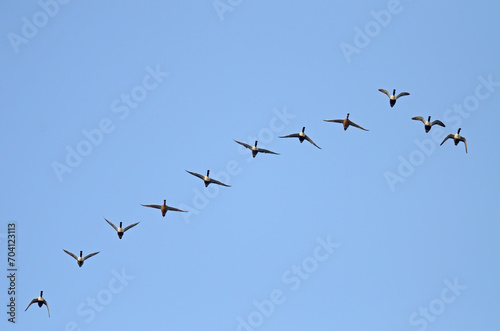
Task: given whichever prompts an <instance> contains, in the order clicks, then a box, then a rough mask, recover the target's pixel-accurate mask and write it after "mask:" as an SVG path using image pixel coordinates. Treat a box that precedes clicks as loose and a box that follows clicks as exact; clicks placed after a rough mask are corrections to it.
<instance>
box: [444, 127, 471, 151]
mask: <svg viewBox="0 0 500 331" xmlns="http://www.w3.org/2000/svg"><path fill="white" fill-rule="evenodd" d="M460 130H462V128H459V129H458V132H457V133H455V134H453V133H450V134H449V135H447V136H446V138H444V140H443V142H442V143H441V144H440V145H439V146H441V145H442V144H444V142H445V141H446V140H448V139H450V138H451V139H453V142H454V143H455V146H457V145H458V143H459V142H461V141H463V142H464V145H465V153H467V140H466V139H465V137H462V136H461V135H460Z"/></svg>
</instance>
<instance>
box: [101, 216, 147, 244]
mask: <svg viewBox="0 0 500 331" xmlns="http://www.w3.org/2000/svg"><path fill="white" fill-rule="evenodd" d="M104 220H105V221H106V222H108V224H109V225H111V226H112V227H113V229H115V230H116V233H117V234H118V238H120V239H122V237H123V234H124V233H125V231H127V230H128V229H130V228H133V227H134V226H136V225H137V224H139V223H141V222H137V223H134V224H130V225H129V226H127V227H126V228H122V222H120V227H118V228H117V227H116V225H114V224H113V223H112V222H110V221H108V220H107V219H106V218H104Z"/></svg>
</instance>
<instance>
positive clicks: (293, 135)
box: [280, 133, 299, 138]
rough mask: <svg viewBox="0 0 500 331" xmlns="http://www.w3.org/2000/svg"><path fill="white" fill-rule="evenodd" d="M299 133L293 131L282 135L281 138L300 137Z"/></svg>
mask: <svg viewBox="0 0 500 331" xmlns="http://www.w3.org/2000/svg"><path fill="white" fill-rule="evenodd" d="M298 137H299V134H298V133H292V134H289V135H288V136H280V138H298Z"/></svg>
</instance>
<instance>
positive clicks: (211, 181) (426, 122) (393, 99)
mask: <svg viewBox="0 0 500 331" xmlns="http://www.w3.org/2000/svg"><path fill="white" fill-rule="evenodd" d="M379 91H380V92H382V93H384V94H385V95H387V96H388V97H389V104H390V106H391V107H394V105H395V104H396V100H397V99H399V98H400V97H402V96H406V95H410V93H408V92H401V93H399V94H398V95H396V90H393V92H392V94H390V93H389V92H387V90H384V89H379ZM412 120H416V121H421V122H422V123H424V129H425V132H426V133H428V132H429V131H430V130H431V128H432V126H433V125H439V126H442V127H446V126H445V125H444V124H443V122H441V121H440V120H434V121H432V122H431V117H430V116H429V117H428V119H427V120H425V119H424V118H423V117H422V116H415V117H412ZM324 121H325V122H332V123H340V124H342V125H343V126H344V131H345V130H347V128H348V127H349V126H354V127H356V128H358V129H361V130H364V131H369V130H367V129H365V128H363V127H361V126H359V125H358V124H356V123H354V122H353V121H351V120H350V119H349V113H348V114H347V116H346V118H344V119H334V120H324ZM460 130H461V128H459V129H458V132H457V133H455V134H452V133H450V134H449V135H447V136H446V137H445V138H444V140H443V142H441V144H440V145H443V144H444V142H445V141H446V140H448V139H453V141H454V143H455V146H456V145H458V143H459V142H461V141H462V142H463V143H464V145H465V152H466V153H467V140H466V139H465V137H462V136H461V135H460ZM304 131H305V127H303V128H302V131H301V132H299V133H292V134H289V135H286V136H281V137H280V138H299V141H300V142H301V143H302V142H303V141H304V140H307V141H308V142H310V143H311V144H313V145H314V146H316V147H317V148H319V149H321V147H319V146H318V145H316V143H315V142H314V141H313V140H312V139H311V138H309V137H308V136H307V135H306V134H305V132H304ZM234 141H235V142H237V143H238V144H240V145H242V146H244V147H246V148H248V149H250V150H251V151H252V156H253V157H255V156H256V155H257V154H258V153H267V154H275V155H279V153H275V152H272V151H270V150H268V149H264V148H260V147H257V141H255V145H254V146H251V145H249V144H246V143H244V142H241V141H238V140H234ZM186 171H187V172H188V173H190V174H191V175H193V176H196V177H198V178H200V179H202V180H203V182H204V184H205V187H207V186H208V185H209V184H217V185H221V186H226V187H231V186H230V185H227V184H224V183H222V182H220V181H218V180H216V179H213V178H210V176H209V174H210V170H207V174H206V176H203V175H201V174H199V173H196V172H192V171H188V170H186ZM166 202H167V201H166V200H163V204H162V205H142V204H141V206H144V207H149V208H155V209H160V211H161V214H162V216H163V217H165V214H166V213H167V211H169V210H171V211H177V212H184V213H185V212H187V210H181V209H178V208H174V207H171V206H167V204H166ZM104 220H105V221H106V222H108V224H109V225H110V226H111V227H113V229H114V230H115V231H116V233H117V235H118V238H119V239H122V237H123V234H124V233H125V232H126V231H127V230H129V229H131V228H133V227H134V226H136V225H137V224H139V223H140V222H137V223H134V224H131V225H129V226H126V227H125V228H123V227H122V222H120V226H119V227H117V226H116V225H115V224H113V223H112V222H110V221H108V220H107V219H106V218H104ZM63 251H64V252H66V253H67V254H68V255H70V256H71V257H73V258H74V259H75V260H76V262H77V264H78V266H79V267H81V266H82V265H83V262H84V261H85V260H87V259H88V258H90V257H92V256H94V255H96V254H98V253H99V252H95V253H90V254H88V255H86V256H85V257H83V256H82V255H83V254H82V253H83V252H82V251H80V256H76V255H75V254H73V253H71V252H69V251H67V250H65V249H63ZM33 303H37V304H38V306H39V307H42V306H43V305H46V306H47V312H48V314H49V317H50V311H49V305H48V303H47V301H46V300H45V299H44V298H43V291H40V296H39V297H38V298H34V299H33V300H31V302H30V303H29V305H28V307H26V309H25V311H26V310H28V308H29V307H30V306H31V305H32V304H33Z"/></svg>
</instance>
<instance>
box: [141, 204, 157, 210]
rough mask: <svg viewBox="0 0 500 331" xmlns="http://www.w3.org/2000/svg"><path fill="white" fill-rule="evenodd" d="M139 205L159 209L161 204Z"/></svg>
mask: <svg viewBox="0 0 500 331" xmlns="http://www.w3.org/2000/svg"><path fill="white" fill-rule="evenodd" d="M141 206H144V207H150V208H156V209H161V206H160V205H142V204H141Z"/></svg>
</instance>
